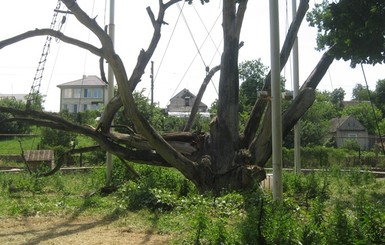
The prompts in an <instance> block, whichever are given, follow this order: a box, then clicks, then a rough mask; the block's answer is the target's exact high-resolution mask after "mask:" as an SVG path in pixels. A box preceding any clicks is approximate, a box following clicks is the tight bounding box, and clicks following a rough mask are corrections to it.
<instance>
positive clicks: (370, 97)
mask: <svg viewBox="0 0 385 245" xmlns="http://www.w3.org/2000/svg"><path fill="white" fill-rule="evenodd" d="M361 70H362V75H363V76H364V80H365V84H366V90H367V91H368V96H369V101H370V105H371V106H372V112H373V116H374V120H375V122H376V128H377V131H378V137H379V138H380V142H381V148H382V154H384V155H385V149H384V142H383V140H382V136H381V132H380V127H379V126H378V119H377V116H376V111H375V109H374V105H373V100H372V95H371V93H370V90H369V86H368V81H367V79H366V74H365V70H364V66H363V65H362V64H361Z"/></svg>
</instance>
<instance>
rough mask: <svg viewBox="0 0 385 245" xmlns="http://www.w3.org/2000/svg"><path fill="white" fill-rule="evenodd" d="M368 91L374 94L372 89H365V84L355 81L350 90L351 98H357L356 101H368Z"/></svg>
mask: <svg viewBox="0 0 385 245" xmlns="http://www.w3.org/2000/svg"><path fill="white" fill-rule="evenodd" d="M369 93H370V94H371V95H372V96H374V92H373V91H370V90H369V91H368V90H367V89H366V86H363V85H362V84H360V83H357V84H356V86H355V87H354V88H353V91H352V97H353V100H358V101H369Z"/></svg>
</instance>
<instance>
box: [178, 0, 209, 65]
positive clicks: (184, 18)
mask: <svg viewBox="0 0 385 245" xmlns="http://www.w3.org/2000/svg"><path fill="white" fill-rule="evenodd" d="M177 6H178V8H179V9H180V5H179V3H178V4H177ZM182 18H183V21H184V23H185V24H186V27H187V30H188V31H189V33H190V36H191V39H192V41H193V42H194V45H195V48H196V49H197V52H198V54H199V56H200V57H201V60H202V63H203V65H204V66H205V69H206V67H207V65H206V62H205V60H204V59H203V56H202V54H201V51H200V48H198V44H197V42H196V41H195V38H194V35H193V33H192V31H191V28H190V25H189V24H188V22H187V20H186V17H185V15H184V14H183V12H182ZM206 39H207V38H206ZM206 39H205V40H206Z"/></svg>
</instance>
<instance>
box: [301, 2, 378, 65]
mask: <svg viewBox="0 0 385 245" xmlns="http://www.w3.org/2000/svg"><path fill="white" fill-rule="evenodd" d="M307 20H308V21H309V22H310V25H311V26H316V27H317V28H318V37H317V45H318V49H319V50H322V49H325V48H326V47H334V49H333V52H332V53H333V55H334V56H335V57H336V58H337V59H341V58H342V59H343V60H345V61H350V62H351V66H352V67H354V66H356V65H357V64H373V65H375V64H378V63H379V64H381V63H383V62H384V61H385V2H384V1H382V0H340V1H337V2H332V3H329V1H327V0H324V1H323V2H322V3H321V4H316V7H315V9H314V10H313V11H311V12H310V13H309V14H308V16H307Z"/></svg>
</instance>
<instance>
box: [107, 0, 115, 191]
mask: <svg viewBox="0 0 385 245" xmlns="http://www.w3.org/2000/svg"><path fill="white" fill-rule="evenodd" d="M114 22H115V0H110V24H109V25H108V35H109V36H110V38H111V41H112V44H114V43H115V23H114ZM107 80H108V101H110V100H111V99H112V98H113V97H114V71H113V70H112V67H111V65H110V64H108V78H107ZM112 169H113V161H112V154H111V153H109V152H107V155H106V181H107V183H106V184H107V186H109V185H111V180H112Z"/></svg>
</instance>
